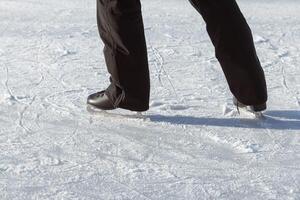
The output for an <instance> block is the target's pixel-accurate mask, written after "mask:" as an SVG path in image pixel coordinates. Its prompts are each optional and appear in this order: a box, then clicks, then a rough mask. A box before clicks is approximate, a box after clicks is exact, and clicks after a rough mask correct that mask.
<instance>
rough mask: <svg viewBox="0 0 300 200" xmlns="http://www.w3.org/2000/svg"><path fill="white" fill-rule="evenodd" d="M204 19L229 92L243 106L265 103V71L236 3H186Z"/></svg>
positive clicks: (194, 0)
mask: <svg viewBox="0 0 300 200" xmlns="http://www.w3.org/2000/svg"><path fill="white" fill-rule="evenodd" d="M189 1H190V2H191V3H192V5H193V6H194V7H195V8H196V10H197V11H198V12H199V13H200V14H201V15H202V17H203V18H204V20H205V22H206V25H207V31H208V34H209V36H210V38H211V40H212V42H213V44H214V46H215V51H216V57H217V59H218V60H219V62H220V64H221V66H222V69H223V71H224V74H225V76H226V79H227V82H228V84H229V87H230V90H231V92H232V93H233V95H234V96H235V97H236V98H237V100H238V101H240V102H242V103H243V104H245V105H260V104H264V103H265V102H266V101H267V88H266V81H265V75H264V71H263V69H262V67H261V65H260V62H259V59H258V57H257V55H256V50H255V46H254V42H253V38H252V33H251V30H250V28H249V26H248V24H247V22H246V20H245V18H244V16H243V14H242V13H241V11H240V9H239V7H238V5H237V3H236V1H235V0H189Z"/></svg>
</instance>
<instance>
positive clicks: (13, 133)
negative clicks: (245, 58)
mask: <svg viewBox="0 0 300 200" xmlns="http://www.w3.org/2000/svg"><path fill="white" fill-rule="evenodd" d="M142 3H143V14H144V19H145V32H146V36H147V44H148V52H149V64H150V73H151V80H152V91H151V108H150V110H149V111H148V112H146V113H144V117H143V118H141V119H140V118H126V117H114V116H108V115H101V114H95V115H92V114H91V113H88V112H87V111H86V105H85V102H86V97H87V95H88V94H91V93H92V92H95V91H97V90H100V89H104V88H105V87H106V86H107V85H108V82H109V81H108V74H107V71H106V67H105V63H104V58H103V55H102V48H103V45H102V43H101V41H100V39H99V37H98V32H97V27H96V19H95V2H94V1H86V0H72V1H71V0H63V1H59V0H51V1H41V0H30V1H16V0H1V1H0V199H3V200H4V199H97V200H98V199H105V200H106V199H138V200H140V199H185V200H187V199H188V200H192V199H300V190H299V188H300V69H299V64H300V53H299V52H300V51H299V50H300V43H299V40H300V14H299V10H300V2H299V1H290V0H276V1H270V0H265V1H258V0H251V1H250V0H243V1H239V3H240V7H241V9H242V11H243V12H244V14H245V16H246V18H247V19H248V22H249V25H250V26H251V28H252V32H253V34H254V40H255V44H256V47H257V52H258V55H259V57H260V60H261V62H262V65H263V67H264V70H265V74H266V78H267V82H268V89H269V94H270V97H269V102H268V103H269V104H268V106H269V108H268V111H267V112H266V113H265V116H266V117H265V119H264V120H259V119H256V118H253V117H251V116H249V115H246V114H243V113H242V114H241V115H238V113H237V112H236V110H235V107H234V106H233V105H232V103H231V94H230V92H229V90H228V86H227V84H226V82H225V78H224V75H223V74H222V71H221V68H220V66H219V65H218V63H217V60H216V59H215V58H214V51H213V47H212V45H211V43H210V41H209V38H208V36H207V33H206V31H205V25H204V22H203V20H202V19H201V17H200V16H199V15H198V13H196V12H195V10H194V9H193V8H192V6H190V5H189V3H188V1H179V0H167V1H162V0H142ZM174 88H176V89H174Z"/></svg>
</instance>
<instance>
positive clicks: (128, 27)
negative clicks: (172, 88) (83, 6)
mask: <svg viewBox="0 0 300 200" xmlns="http://www.w3.org/2000/svg"><path fill="white" fill-rule="evenodd" d="M97 22H98V29H99V34H100V37H101V39H102V41H103V43H104V45H105V47H104V56H105V61H106V65H107V69H108V72H109V73H110V75H111V77H110V81H111V84H110V86H109V87H108V88H107V89H106V91H105V94H106V95H107V96H108V97H109V99H110V100H111V102H112V103H113V105H114V107H115V108H117V107H120V108H124V109H128V110H134V111H144V110H147V109H148V108H149V93H150V78H149V69H148V58H147V47H146V42H145V36H144V25H143V19H142V13H141V4H140V0H97Z"/></svg>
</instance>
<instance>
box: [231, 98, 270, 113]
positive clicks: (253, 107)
mask: <svg viewBox="0 0 300 200" xmlns="http://www.w3.org/2000/svg"><path fill="white" fill-rule="evenodd" d="M233 104H234V105H235V106H236V107H237V108H248V109H249V111H252V112H257V113H258V112H262V111H264V110H266V109H267V104H266V103H263V104H259V105H249V106H248V105H245V104H243V103H241V102H239V101H238V100H237V99H236V98H235V97H233Z"/></svg>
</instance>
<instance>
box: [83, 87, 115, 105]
mask: <svg viewBox="0 0 300 200" xmlns="http://www.w3.org/2000/svg"><path fill="white" fill-rule="evenodd" d="M87 104H88V105H89V106H92V107H95V108H98V109H100V110H114V109H116V108H115V107H114V105H113V103H112V102H111V101H110V99H109V98H108V96H107V95H106V94H105V90H103V91H101V92H96V93H94V94H91V95H90V96H88V98H87Z"/></svg>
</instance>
